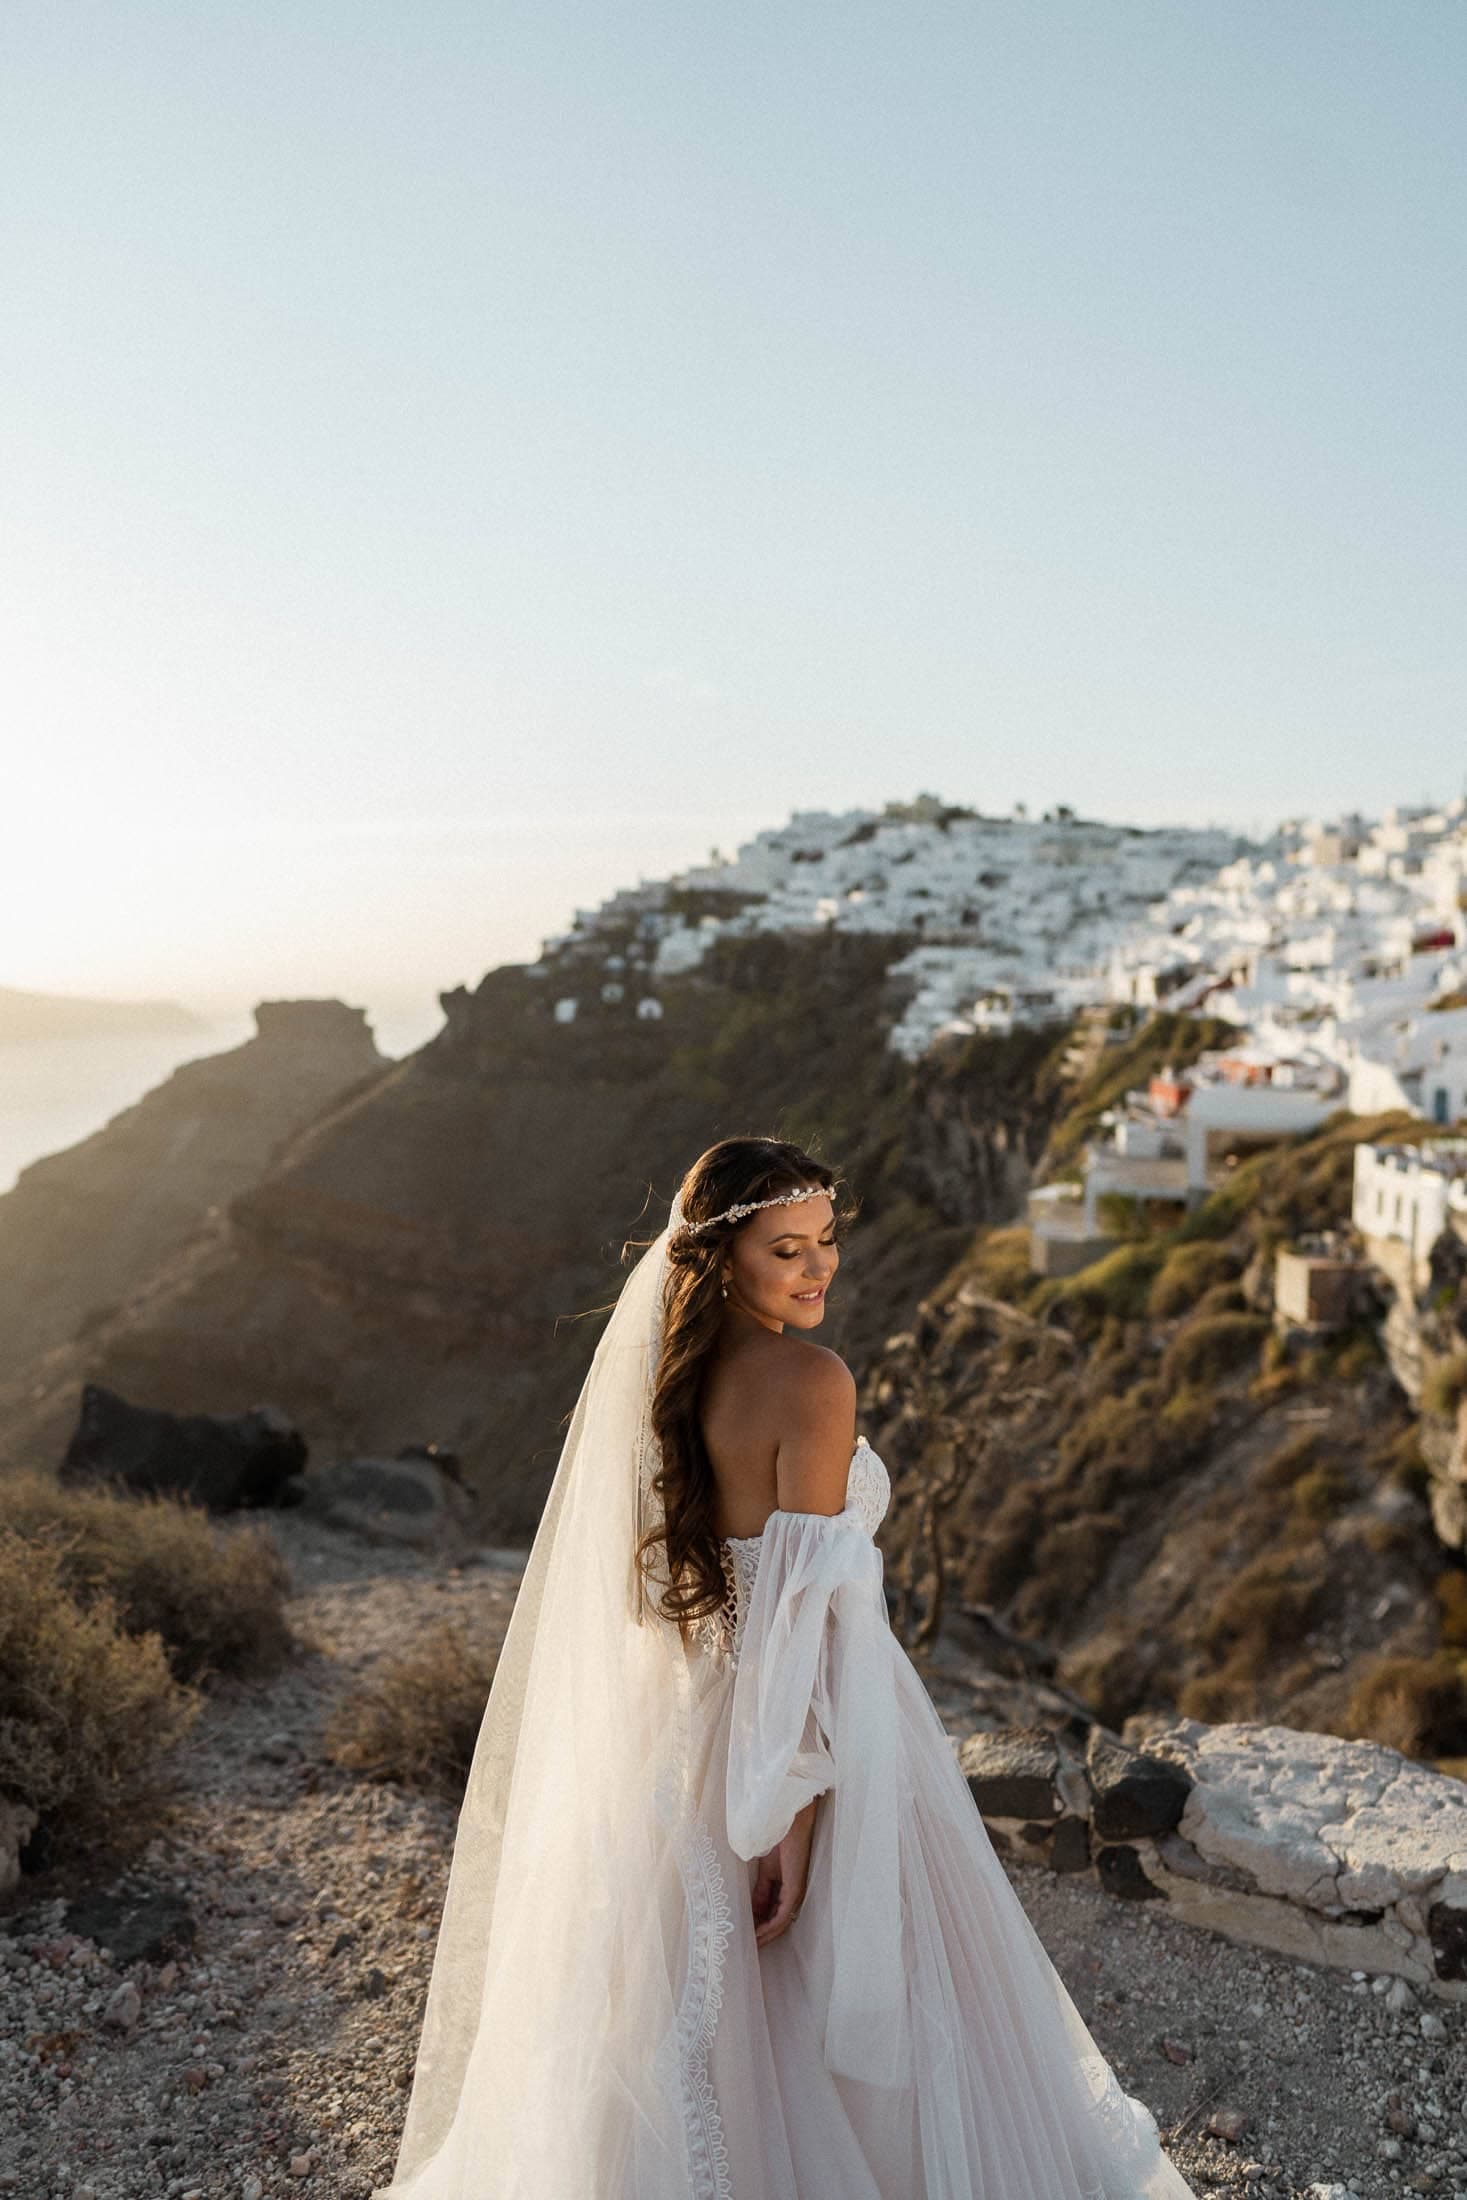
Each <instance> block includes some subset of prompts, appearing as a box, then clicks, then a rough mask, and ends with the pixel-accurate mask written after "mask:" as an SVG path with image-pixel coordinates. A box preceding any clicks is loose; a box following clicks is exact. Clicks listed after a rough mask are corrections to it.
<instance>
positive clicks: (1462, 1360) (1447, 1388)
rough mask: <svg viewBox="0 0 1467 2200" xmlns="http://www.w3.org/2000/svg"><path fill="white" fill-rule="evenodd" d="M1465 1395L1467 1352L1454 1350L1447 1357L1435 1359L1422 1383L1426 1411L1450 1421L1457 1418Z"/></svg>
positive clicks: (1422, 1398) (1466, 1395) (1422, 1401)
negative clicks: (1458, 1409)
mask: <svg viewBox="0 0 1467 2200" xmlns="http://www.w3.org/2000/svg"><path fill="white" fill-rule="evenodd" d="M1464 1397H1467V1352H1453V1353H1451V1354H1449V1355H1448V1357H1447V1358H1446V1359H1443V1360H1433V1361H1432V1362H1431V1364H1430V1366H1429V1367H1428V1368H1427V1370H1426V1373H1425V1375H1424V1376H1423V1378H1422V1383H1421V1403H1422V1405H1423V1406H1424V1407H1425V1409H1426V1411H1427V1412H1428V1413H1435V1414H1438V1415H1439V1416H1440V1417H1441V1419H1442V1420H1444V1421H1450V1420H1452V1419H1454V1418H1455V1416H1456V1412H1457V1408H1458V1406H1460V1405H1461V1403H1462V1400H1463V1398H1464Z"/></svg>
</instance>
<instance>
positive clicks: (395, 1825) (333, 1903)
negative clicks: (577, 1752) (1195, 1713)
mask: <svg viewBox="0 0 1467 2200" xmlns="http://www.w3.org/2000/svg"><path fill="white" fill-rule="evenodd" d="M273 1525H274V1528H275V1532H276V1534H277V1536H278V1538H279V1540H280V1543H281V1545H282V1548H283V1549H284V1550H285V1551H286V1554H287V1556H288V1558H289V1560H290V1563H291V1568H292V1574H293V1580H294V1592H295V1593H294V1599H293V1604H292V1619H293V1623H294V1625H295V1627H296V1629H297V1631H298V1633H299V1634H300V1635H301V1636H302V1638H303V1641H304V1642H305V1643H306V1644H307V1645H308V1647H306V1648H305V1649H304V1650H303V1653H302V1655H301V1656H300V1657H299V1658H298V1659H297V1660H296V1661H295V1662H294V1663H293V1664H292V1665H291V1667H290V1668H289V1669H288V1670H287V1671H286V1672H285V1673H283V1674H282V1675H281V1676H280V1677H279V1678H278V1679H277V1680H275V1681H273V1682H271V1683H269V1684H264V1685H259V1684H257V1685H255V1686H252V1687H251V1686H224V1687H221V1688H219V1689H218V1690H217V1691H216V1692H215V1693H214V1695H213V1696H212V1698H211V1701H210V1704H209V1708H208V1710H207V1711H206V1713H205V1716H204V1718H203V1719H202V1720H201V1721H200V1724H199V1726H198V1727H197V1728H196V1729H195V1733H194V1736H193V1737H192V1739H191V1742H190V1744H189V1752H190V1754H189V1768H190V1769H189V1789H188V1796H187V1800H186V1803H185V1806H184V1808H183V1809H182V1811H181V1812H180V1814H179V1818H178V1822H177V1824H176V1825H175V1826H174V1827H173V1829H172V1830H171V1831H170V1832H169V1834H168V1835H166V1836H165V1837H162V1838H160V1839H159V1840H157V1841H155V1842H154V1843H153V1845H152V1846H151V1848H150V1849H149V1850H148V1852H147V1854H146V1855H145V1857H144V1858H143V1860H142V1862H141V1864H140V1865H139V1866H138V1867H136V1868H135V1869H134V1871H133V1872H132V1873H131V1874H129V1875H128V1876H127V1878H126V1879H125V1880H124V1881H123V1882H120V1883H119V1886H120V1891H121V1893H123V1894H124V1895H126V1896H127V1897H128V1898H129V1900H131V1901H133V1902H134V1903H135V1905H136V1915H135V1917H134V1919H133V1929H134V1930H135V1931H136V1933H137V1936H138V1940H139V1941H140V1942H141V1943H142V1944H144V1948H145V1949H146V1947H147V1944H149V1943H151V1952H137V1953H134V1954H133V1956H132V1958H131V1960H126V1959H125V1958H124V1955H123V1953H122V1952H121V1951H119V1954H118V1955H117V1956H116V1957H113V1956H109V1955H108V1954H107V1953H106V1952H105V1950H103V1949H99V1947H98V1945H97V1943H96V1941H94V1940H93V1939H90V1938H85V1937H79V1936H78V1934H77V1933H76V1932H74V1931H73V1932H68V1931H67V1929H66V1911H67V1897H68V1896H73V1897H74V1896H75V1895H77V1894H78V1893H80V1892H82V1891H83V1889H82V1888H81V1887H80V1886H71V1885H66V1884H63V1883H61V1882H59V1881H58V1882H57V1883H56V1885H55V1886H54V1887H53V1886H51V1885H49V1884H47V1883H45V1882H32V1883H31V1884H30V1885H29V1886H28V1887H27V1888H26V1889H25V1890H24V1891H23V1892H22V1894H21V1896H20V1897H19V1900H18V1904H12V1906H11V1907H10V1909H9V1910H8V1911H5V1910H0V2194H10V2193H14V2194H18V2195H21V2196H23V2200H153V2196H155V2195H157V2196H167V2200H187V2196H190V2195H194V2196H197V2200H216V2196H218V2200H225V2196H227V2200H264V2196H266V2195H276V2194H284V2193H301V2192H306V2193H309V2194H311V2195H313V2196H318V2200H366V2195H368V2194H369V2193H370V2191H371V2189H372V2187H373V2186H374V2185H377V2184H380V2183H383V2182H385V2181H386V2178H387V2177H388V2175H389V2173H390V2171H391V2167H392V2162H393V2158H394V2155H395V2152H396V2146H397V2136H398V2131H399V2128H400V2125H401V2120H402V2113H403V2109H404V2106H405V2101H406V2093H405V2088H406V2085H407V2083H408V2080H409V2077H410V2074H411V2069H412V2060H413V2055H414V2052H415V2049H416V2045H417V2028H418V2023H419V2019H420V2013H421V2008H422V1997H423V1993H424V1991H425V1989H426V1985H427V1976H428V1968H429V1964H430V1962H431V1958H432V1952H433V1938H434V1934H435V1932H436V1928H437V1918H438V1909H439V1904H440V1902H441V1899H442V1888H443V1880H444V1875H445V1872H446V1868H447V1862H448V1856H449V1851H450V1847H451V1843H452V1837H453V1827H454V1815H455V1814H454V1812H453V1810H452V1809H450V1808H449V1807H447V1806H446V1805H443V1804H439V1803H435V1802H432V1801H428V1800H425V1799H423V1798H421V1797H419V1796H416V1795H412V1794H409V1793H407V1792H405V1791H402V1790H399V1789H396V1788H392V1787H381V1786H376V1785H373V1784H372V1783H370V1782H367V1781H362V1780H357V1779H354V1778H351V1777H349V1776H347V1775H344V1774H342V1773H339V1772H338V1771H336V1770H335V1769H334V1768H333V1767H332V1766H330V1765H328V1764H327V1763H326V1762H325V1761H324V1759H323V1757H322V1754H321V1749H320V1734H321V1730H322V1726H323V1722H324V1719H325V1717H326V1714H327V1712H328V1710H329V1708H330V1705H331V1703H332V1701H333V1699H334V1697H335V1696H336V1694H337V1692H338V1691H339V1690H340V1689H341V1687H342V1686H343V1684H344V1682H345V1681H346V1680H347V1679H348V1678H349V1676H350V1675H351V1673H352V1672H353V1671H354V1670H357V1669H360V1668H362V1667H364V1666H366V1665H368V1664H369V1663H370V1662H371V1660H372V1659H373V1658H375V1657H376V1656H378V1655H380V1654H381V1653H382V1652H383V1651H386V1650H390V1649H392V1648H394V1647H395V1646H396V1645H398V1644H400V1643H401V1642H402V1641H404V1640H405V1639H408V1638H410V1637H411V1636H412V1635H413V1634H415V1633H418V1632H420V1631H421V1629H422V1628H423V1627H424V1626H425V1625H428V1624H431V1623H432V1622H433V1621H435V1620H437V1619H440V1618H444V1617H449V1616H452V1617H454V1618H456V1619H459V1620H461V1621H462V1622H463V1623H464V1624H465V1625H467V1626H468V1627H470V1628H471V1629H472V1630H474V1631H476V1632H477V1631H481V1630H482V1631H483V1632H484V1634H485V1635H486V1636H487V1637H489V1638H490V1639H493V1638H496V1637H498V1636H501V1635H502V1632H503V1628H504V1625H505V1622H506V1620H507V1618H508V1614H509V1611H510V1609H511V1607H512V1603H513V1597H514V1588H515V1582H516V1578H517V1577H516V1575H515V1573H514V1571H513V1568H512V1562H511V1561H512V1554H499V1553H482V1554H479V1557H478V1559H477V1561H476V1562H475V1563H473V1564H471V1565H468V1566H465V1567H463V1568H461V1569H458V1570H456V1571H448V1572H445V1571H444V1570H443V1569H442V1568H441V1567H438V1566H436V1565H433V1564H431V1563H428V1562H425V1561H423V1560H420V1559H418V1558H416V1557H413V1556H410V1555H406V1554H399V1553H396V1552H391V1551H386V1550H381V1549H374V1548H372V1547H371V1546H369V1545H367V1544H364V1543H361V1542H358V1541H355V1540H353V1539H351V1538H349V1537H346V1536H342V1535H338V1534H335V1533H333V1532H332V1531H330V1530H328V1529H325V1528H322V1527H319V1526H317V1525H315V1524H314V1523H312V1522H310V1521H307V1520H304V1519H302V1518H301V1517H299V1516H298V1515H293V1514H284V1515H280V1516H277V1517H276V1519H275V1521H274V1523H273ZM1010 1876H1011V1878H1012V1880H1013V1884H1014V1886H1015V1888H1016V1890H1017V1892H1018V1894H1019V1898H1020V1900H1021V1901H1022V1902H1023V1904H1024V1906H1025V1909H1026V1910H1027V1912H1028V1914H1029V1916H1030V1917H1031V1918H1032V1919H1033V1922H1034V1924H1035V1927H1036V1928H1037V1930H1038V1932H1039V1934H1040V1936H1041V1938H1042V1939H1043V1941H1044V1943H1045V1945H1046V1947H1047V1948H1048V1949H1049V1951H1050V1954H1051V1955H1052V1957H1053V1959H1054V1961H1055V1963H1056V1965H1057V1966H1058V1968H1059V1971H1060V1973H1061V1976H1062V1977H1063V1978H1064V1980H1065V1982H1066V1984H1067V1985H1068V1987H1069V1989H1070V1992H1071V1993H1072V1994H1073V1996H1074V1998H1075V2001H1076V2003H1077V2004H1078V2006H1079V2008H1080V2011H1081V2014H1082V2015H1083V2016H1084V2018H1085V2020H1086V2022H1087V2023H1088V2024H1089V2025H1090V2026H1091V2028H1092V2030H1093V2031H1094V2033H1095V2035H1096V2038H1097V2040H1098V2041H1099V2043H1100V2045H1101V2047H1102V2049H1103V2050H1104V2052H1105V2053H1106V2054H1107V2055H1108V2056H1109V2057H1110V2059H1111V2060H1112V2061H1113V2063H1114V2064H1115V2066H1116V2069H1117V2072H1118V2073H1119V2075H1120V2076H1121V2079H1122V2081H1123V2083H1124V2084H1125V2085H1126V2087H1127V2089H1128V2090H1129V2091H1131V2092H1133V2093H1136V2094H1139V2095H1140V2097H1141V2098H1142V2099H1143V2100H1145V2101H1146V2102H1147V2103H1148V2105H1149V2106H1150V2107H1151V2108H1152V2109H1153V2111H1154V2112H1155V2114H1156V2117H1157V2120H1158V2122H1159V2123H1160V2125H1161V2127H1162V2130H1163V2133H1164V2135H1165V2137H1166V2139H1167V2142H1168V2147H1169V2150H1170V2152H1171V2154H1172V2156H1173V2158H1174V2159H1175V2161H1176V2162H1177V2163H1178V2165H1179V2167H1180V2168H1181V2170H1182V2172H1183V2175H1184V2176H1185V2177H1186V2178H1187V2179H1188V2181H1189V2182H1190V2183H1191V2184H1192V2186H1193V2187H1194V2189H1195V2190H1196V2191H1197V2192H1198V2193H1199V2194H1207V2193H1210V2192H1216V2193H1218V2194H1224V2195H1225V2194H1229V2193H1237V2194H1242V2193H1249V2194H1253V2195H1258V2196H1260V2200H1302V2196H1304V2195H1310V2196H1311V2200H1324V2195H1326V2194H1328V2195H1329V2200H1346V2195H1347V2194H1351V2195H1355V2196H1358V2200H1387V2196H1390V2195H1395V2194H1403V2193H1411V2192H1435V2193H1438V2194H1439V2195H1441V2200H1467V2116H1464V2110H1463V2102H1464V2100H1467V2009H1464V2008H1463V2007H1462V2006H1461V2005H1446V2004H1440V2003H1433V2002H1428V2001H1426V2000H1424V1999H1420V1998H1418V1997H1417V1996H1416V1995H1414V1994H1413V1993H1412V1992H1411V1991H1410V1989H1409V1988H1405V1987H1404V1986H1394V1982H1392V1981H1390V1980H1384V1979H1383V1980H1375V1979H1367V1978H1363V1977H1361V1978H1351V1977H1346V1976H1343V1975H1341V1974H1337V1973H1333V1972H1327V1971H1319V1970H1316V1969H1314V1968H1313V1967H1311V1966H1309V1965H1304V1964H1298V1963H1294V1962H1292V1961H1289V1960H1288V1959H1286V1958H1283V1957H1275V1956H1269V1955H1265V1954H1262V1953H1260V1952H1258V1951H1256V1950H1253V1949H1245V1948H1237V1947H1234V1946H1232V1945H1230V1944H1229V1943H1228V1942H1226V1941H1224V1940H1221V1939H1219V1938H1217V1937H1216V1936H1215V1935H1213V1934H1210V1933H1206V1932H1202V1931H1198V1930H1196V1929H1194V1928H1191V1927H1188V1926H1185V1925H1182V1924H1181V1923H1179V1922H1178V1921H1177V1920H1176V1919H1174V1918H1170V1917H1167V1916H1158V1915H1157V1914H1156V1909H1157V1905H1153V1904H1146V1905H1144V1906H1137V1907H1134V1908H1133V1907H1130V1906H1128V1905H1125V1904H1120V1903H1116V1902H1114V1901H1112V1900H1110V1899H1109V1898H1108V1897H1106V1896H1104V1895H1102V1894H1101V1893H1100V1892H1099V1890H1098V1889H1097V1888H1095V1887H1094V1886H1093V1885H1091V1884H1089V1883H1088V1882H1086V1881H1084V1880H1081V1879H1079V1878H1072V1877H1059V1878H1056V1877H1053V1876H1051V1875H1050V1874H1049V1873H1047V1872H1045V1871H1044V1870H1042V1869H1041V1868H1038V1867H1027V1866H1021V1865H1015V1866H1013V1867H1012V1868H1011V1874H1010ZM73 1922H75V1920H73ZM170 1932H171V1938H170ZM1393 1986H1394V1990H1393V1991H1392V1988H1393ZM1230 2118H1231V2119H1233V2120H1232V2121H1230V2120H1229V2119H1230ZM1209 2120H1215V2121H1217V2122H1219V2123H1220V2124H1221V2127H1222V2129H1223V2130H1224V2131H1228V2130H1236V2131H1237V2137H1236V2138H1235V2139H1230V2138H1227V2137H1224V2136H1218V2135H1214V2134H1211V2133H1209V2132H1208V2130H1207V2126H1208V2123H1209Z"/></svg>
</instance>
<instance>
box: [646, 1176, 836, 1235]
mask: <svg viewBox="0 0 1467 2200" xmlns="http://www.w3.org/2000/svg"><path fill="white" fill-rule="evenodd" d="M830 1196H831V1193H830V1187H829V1186H828V1185H826V1184H807V1185H805V1186H804V1188H803V1189H802V1190H800V1191H798V1192H776V1194H775V1195H774V1197H773V1199H750V1200H746V1201H745V1202H744V1204H743V1205H742V1206H741V1207H725V1208H724V1210H723V1213H722V1214H721V1215H708V1216H706V1217H705V1219H704V1220H703V1221H702V1222H680V1224H679V1227H680V1228H681V1229H683V1230H686V1231H687V1233H688V1235H689V1237H696V1236H697V1235H698V1232H699V1231H700V1230H711V1229H712V1228H713V1225H714V1223H715V1222H738V1221H740V1220H741V1219H742V1217H743V1216H744V1215H752V1214H755V1213H756V1212H757V1211H758V1209H759V1208H761V1207H792V1206H793V1205H794V1204H795V1202H796V1200H800V1199H829V1198H830Z"/></svg>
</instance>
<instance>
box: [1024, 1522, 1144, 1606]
mask: <svg viewBox="0 0 1467 2200" xmlns="http://www.w3.org/2000/svg"><path fill="white" fill-rule="evenodd" d="M1124 1525H1125V1523H1124V1521H1123V1520H1121V1518H1120V1517H1119V1516H1118V1515H1117V1514H1115V1513H1098V1512H1097V1513H1082V1514H1081V1515H1080V1517H1079V1518H1078V1519H1076V1520H1061V1521H1058V1522H1057V1523H1056V1524H1055V1525H1054V1526H1053V1527H1052V1528H1049V1529H1046V1531H1045V1533H1044V1535H1043V1536H1042V1537H1041V1538H1040V1542H1039V1548H1038V1549H1037V1551H1036V1552H1035V1554H1034V1570H1033V1573H1032V1574H1031V1576H1030V1578H1029V1579H1028V1581H1026V1582H1025V1584H1024V1586H1023V1588H1022V1589H1021V1590H1020V1591H1019V1593H1018V1595H1017V1597H1016V1598H1015V1599H1014V1615H1013V1616H1014V1624H1015V1626H1016V1627H1018V1628H1019V1629H1021V1631H1022V1632H1024V1633H1025V1634H1036V1635H1047V1634H1049V1633H1050V1632H1051V1631H1052V1630H1053V1629H1055V1628H1057V1627H1059V1626H1062V1625H1064V1624H1066V1623H1071V1624H1072V1623H1073V1621H1074V1618H1075V1614H1076V1612H1077V1611H1078V1610H1079V1609H1080V1607H1081V1605H1083V1603H1084V1602H1085V1599H1086V1598H1087V1597H1088V1596H1089V1595H1090V1593H1091V1591H1092V1590H1093V1589H1095V1588H1097V1587H1098V1586H1099V1584H1100V1582H1101V1581H1102V1580H1103V1579H1104V1576H1105V1571H1106V1568H1107V1566H1108V1565H1109V1564H1110V1561H1111V1559H1112V1557H1113V1556H1114V1555H1115V1550H1116V1546H1117V1544H1118V1543H1119V1541H1120V1538H1121V1533H1122V1530H1123V1528H1124Z"/></svg>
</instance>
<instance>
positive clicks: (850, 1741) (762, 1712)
mask: <svg viewBox="0 0 1467 2200" xmlns="http://www.w3.org/2000/svg"><path fill="white" fill-rule="evenodd" d="M882 1574H883V1568H882V1558H881V1552H880V1551H879V1550H878V1548H877V1546H876V1544H875V1543H874V1542H873V1540H872V1537H871V1532H870V1530H869V1528H868V1527H867V1526H866V1525H865V1523H864V1522H863V1520H862V1519H861V1518H860V1516H859V1514H858V1513H856V1512H855V1511H854V1510H852V1509H849V1508H848V1509H847V1510H845V1511H844V1512H839V1513H834V1514H825V1513H797V1512H783V1511H775V1512H772V1513H771V1514H770V1516H769V1518H768V1520H767V1521H766V1523H765V1526H764V1531H763V1535H762V1537H761V1539H760V1548H759V1565H758V1571H757V1573H756V1575H755V1579H754V1587H753V1590H752V1592H751V1594H750V1598H749V1606H748V1611H747V1613H746V1615H745V1619H744V1626H743V1633H742V1636H741V1639H740V1646H739V1660H738V1670H737V1672H736V1674H735V1677H734V1691H733V1708H732V1723H731V1726H730V1730H729V1754H728V1839H729V1846H730V1848H732V1850H733V1851H734V1853H735V1855H736V1856H741V1857H743V1858H745V1859H746V1860H750V1861H752V1860H753V1859H754V1858H755V1857H760V1856H764V1855H767V1853H768V1852H769V1850H770V1849H772V1848H773V1847H774V1846H775V1845H776V1843H777V1842H778V1841H780V1840H781V1839H782V1838H783V1836H784V1835H785V1834H786V1833H787V1832H788V1831H789V1828H790V1824H791V1822H792V1820H793V1819H794V1817H795V1815H796V1813H797V1812H798V1811H800V1810H801V1809H802V1808H803V1807H804V1806H805V1804H806V1803H808V1802H810V1801H811V1799H812V1798H813V1797H814V1796H816V1795H820V1794H824V1793H826V1792H827V1791H828V1792H829V1794H830V1802H829V1804H828V1805H827V1806H826V1808H827V1811H828V1813H829V1821H830V1823H829V1841H830V1873H831V1878H830V1884H831V1888H832V1915H831V1920H830V1924H831V1933H832V1944H833V1950H834V1972H833V1984H832V1990H831V1999H830V2006H829V2010H828V2012H827V2018H826V2030H825V2059H826V2063H827V2065H828V2067H829V2068H830V2069H832V2070H836V2071H840V2072H843V2073H844V2074H846V2075H848V2076H851V2077H857V2078H865V2079H868V2080H870V2081H872V2082H873V2083H876V2084H882V2085H892V2084H896V2083H901V2082H904V2081H905V2079H906V2078H908V2077H909V2076H910V2071H911V2063H910V2036H909V2035H910V2028H909V2019H908V2012H907V2006H906V1967H905V1964H904V1961H903V1953H902V1885H901V1855H900V1827H901V1817H902V1797H903V1764H902V1750H901V1735H900V1722H899V1719H898V1712H897V1689H896V1665H895V1660H896V1655H897V1645H896V1641H895V1638H894V1637H893V1635H892V1632H891V1625H890V1622H889V1621H888V1619H887V1613H886V1599H885V1596H884V1595H883V1592H882Z"/></svg>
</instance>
